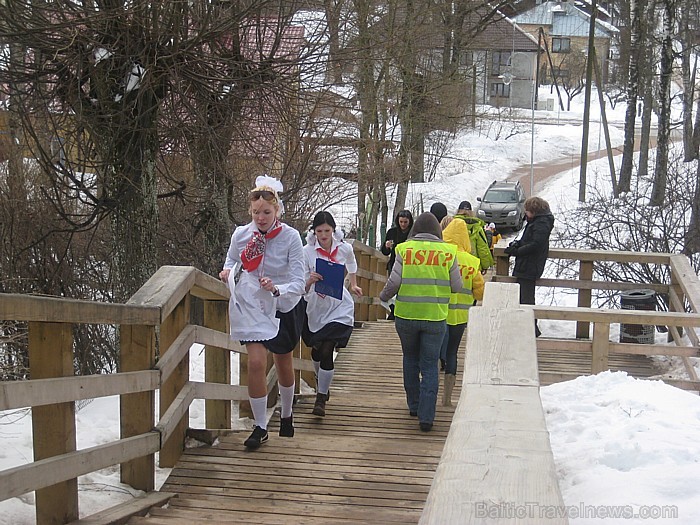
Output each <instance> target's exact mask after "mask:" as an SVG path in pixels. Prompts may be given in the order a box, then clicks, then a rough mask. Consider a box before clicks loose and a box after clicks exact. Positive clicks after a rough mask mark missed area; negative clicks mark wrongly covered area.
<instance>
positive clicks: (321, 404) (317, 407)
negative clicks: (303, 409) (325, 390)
mask: <svg viewBox="0 0 700 525" xmlns="http://www.w3.org/2000/svg"><path fill="white" fill-rule="evenodd" d="M326 401H328V394H321V393H320V392H319V393H318V394H316V403H314V409H313V410H312V411H311V413H312V414H313V415H314V416H321V417H324V416H325V415H326Z"/></svg>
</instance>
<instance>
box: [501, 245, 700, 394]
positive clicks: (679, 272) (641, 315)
mask: <svg viewBox="0 0 700 525" xmlns="http://www.w3.org/2000/svg"><path fill="white" fill-rule="evenodd" d="M504 248H505V244H504V243H501V244H499V245H498V246H497V247H496V249H495V256H496V275H495V277H494V281H496V282H515V279H514V278H512V277H508V270H509V259H508V256H507V255H505V253H504V252H503V250H504ZM549 259H550V260H555V261H556V260H560V261H578V279H551V278H544V279H539V280H538V281H537V286H543V287H553V288H568V289H574V290H577V295H578V298H577V307H549V306H535V307H532V308H533V311H534V315H535V317H536V318H537V319H550V320H560V321H575V323H576V329H575V334H574V336H575V337H574V338H572V339H548V338H546V337H541V338H539V339H538V340H537V348H538V349H544V350H566V351H572V352H589V353H590V354H591V372H592V373H598V372H601V371H603V370H607V369H608V359H609V356H610V354H613V353H619V354H641V355H663V356H679V357H680V358H681V360H682V361H683V363H684V365H685V369H686V372H687V374H688V377H689V379H688V380H677V379H676V380H674V379H664V381H665V382H667V383H669V384H673V385H675V386H678V387H681V388H685V389H689V390H695V391H700V381H698V377H697V374H696V372H695V369H694V367H693V366H692V363H690V360H689V359H688V358H689V357H699V356H700V341H699V339H698V335H697V333H696V332H695V330H694V329H695V328H697V327H700V315H699V311H700V310H699V308H700V281H699V280H698V277H697V275H696V273H695V271H694V270H693V268H692V267H691V266H690V263H689V261H688V259H687V257H685V256H683V255H674V254H664V253H637V252H607V251H598V250H566V249H558V248H553V249H550V251H549ZM601 263H615V264H642V265H644V264H648V265H657V266H665V267H667V268H668V274H669V275H670V282H668V283H633V282H611V281H604V280H595V274H596V272H595V270H596V265H597V264H601ZM650 273H651V272H650ZM640 288H644V289H652V290H654V291H655V292H657V293H658V294H664V295H666V296H667V297H668V301H667V302H668V304H669V307H670V309H671V311H668V312H656V311H647V310H616V309H597V308H591V305H592V297H593V291H594V290H607V291H626V290H635V289H640ZM688 310H689V311H688ZM615 323H621V324H627V325H651V326H661V325H663V326H666V327H668V330H669V333H670V334H671V337H672V339H673V342H674V345H673V346H671V345H661V344H639V343H615V342H612V341H610V325H611V324H615ZM591 326H592V327H593V335H592V337H591V336H590V334H591ZM682 333H685V334H686V335H687V338H688V339H687V341H686V340H684V338H683V337H682V335H681V334H682ZM569 378H570V377H568V376H567V377H565V376H562V377H552V378H550V379H551V380H562V379H569Z"/></svg>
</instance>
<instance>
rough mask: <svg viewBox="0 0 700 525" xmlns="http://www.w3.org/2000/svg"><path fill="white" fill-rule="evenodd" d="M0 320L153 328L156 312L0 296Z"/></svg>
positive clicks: (75, 301) (77, 301) (62, 299)
mask: <svg viewBox="0 0 700 525" xmlns="http://www.w3.org/2000/svg"><path fill="white" fill-rule="evenodd" d="M0 319H7V320H10V321H47V322H52V323H83V324H145V325H156V324H158V322H159V319H160V310H159V309H158V308H154V307H149V306H134V305H128V304H114V303H100V302H96V301H84V300H80V299H66V298H65V297H49V296H43V295H41V296H40V295H21V294H8V293H0Z"/></svg>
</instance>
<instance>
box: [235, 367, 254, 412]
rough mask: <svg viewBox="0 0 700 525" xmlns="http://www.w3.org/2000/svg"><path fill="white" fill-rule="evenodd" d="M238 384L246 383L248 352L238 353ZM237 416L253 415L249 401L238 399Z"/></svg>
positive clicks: (243, 384)
mask: <svg viewBox="0 0 700 525" xmlns="http://www.w3.org/2000/svg"><path fill="white" fill-rule="evenodd" d="M238 384H239V385H241V386H247V385H248V354H238ZM238 417H241V418H242V417H251V418H252V417H253V411H252V409H251V408H250V401H248V400H243V401H239V403H238Z"/></svg>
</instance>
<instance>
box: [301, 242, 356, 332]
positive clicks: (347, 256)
mask: <svg viewBox="0 0 700 525" xmlns="http://www.w3.org/2000/svg"><path fill="white" fill-rule="evenodd" d="M306 240H307V245H306V246H304V255H305V257H304V263H305V270H306V272H305V273H306V275H305V278H306V279H307V280H308V278H309V277H310V275H311V272H315V271H316V259H325V260H327V261H329V260H330V259H329V258H328V257H327V256H324V255H321V254H320V253H319V252H317V251H316V248H320V245H319V244H318V242H317V240H316V236H315V235H314V234H313V233H310V234H309V235H308V236H307V238H306ZM336 247H337V248H338V252H337V253H336V255H335V257H334V260H333V262H336V263H338V264H344V265H345V269H346V270H347V272H348V273H356V272H357V261H356V260H355V254H354V253H353V251H352V246H350V244H348V243H346V242H343V241H342V240H338V239H336V238H334V239H333V244H332V246H331V250H330V253H333V250H335V248H336ZM304 299H306V303H307V306H306V315H307V317H308V324H309V330H311V331H312V332H318V331H319V330H320V329H321V328H323V327H324V326H325V325H327V324H328V323H330V322H336V323H340V324H344V325H347V326H353V324H354V322H355V302H354V301H353V299H352V294H351V293H350V291H349V290H348V289H347V288H343V298H342V299H336V298H335V297H331V296H329V295H319V294H318V293H316V292H315V291H314V285H313V284H312V285H311V288H309V291H308V292H306V295H305V296H304Z"/></svg>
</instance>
